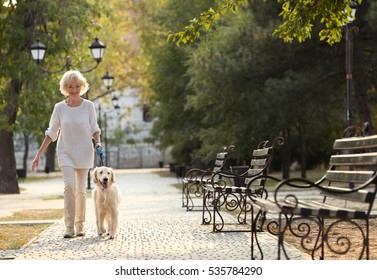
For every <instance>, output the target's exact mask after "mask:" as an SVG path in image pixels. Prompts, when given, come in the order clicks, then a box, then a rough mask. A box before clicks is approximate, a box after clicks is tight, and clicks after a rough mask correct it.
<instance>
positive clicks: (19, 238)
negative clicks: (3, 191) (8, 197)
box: [0, 209, 63, 250]
mask: <svg viewBox="0 0 377 280" xmlns="http://www.w3.org/2000/svg"><path fill="white" fill-rule="evenodd" d="M62 217H63V209H47V210H46V209H42V210H23V211H17V212H14V213H13V214H12V215H11V216H6V217H0V221H37V220H56V219H61V218H62ZM49 226H50V224H38V225H36V224H31V225H28V224H25V225H23V224H22V225H20V224H5V225H0V250H14V249H19V248H21V247H22V246H24V245H25V244H27V243H28V242H30V241H31V240H32V239H33V238H34V237H36V236H38V235H39V234H40V233H41V232H42V231H44V230H45V229H47V228H48V227H49Z"/></svg>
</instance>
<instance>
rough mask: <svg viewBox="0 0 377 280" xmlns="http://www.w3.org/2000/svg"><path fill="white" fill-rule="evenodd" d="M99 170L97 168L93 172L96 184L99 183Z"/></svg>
mask: <svg viewBox="0 0 377 280" xmlns="http://www.w3.org/2000/svg"><path fill="white" fill-rule="evenodd" d="M97 170H98V167H96V168H95V169H94V172H93V182H94V183H96V184H97V183H98V177H97V173H98V172H97Z"/></svg>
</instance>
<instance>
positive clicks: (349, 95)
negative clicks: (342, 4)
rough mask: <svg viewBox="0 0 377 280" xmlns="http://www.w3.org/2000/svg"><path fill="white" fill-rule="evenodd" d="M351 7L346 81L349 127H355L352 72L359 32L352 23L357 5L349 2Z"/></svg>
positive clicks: (346, 45) (346, 29)
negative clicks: (354, 34) (354, 41)
mask: <svg viewBox="0 0 377 280" xmlns="http://www.w3.org/2000/svg"><path fill="white" fill-rule="evenodd" d="M349 6H350V8H351V9H352V17H350V18H349V21H348V23H346V24H345V25H344V30H345V50H346V61H345V70H346V81H347V126H351V125H353V113H352V112H353V108H352V87H353V82H352V72H353V33H354V32H358V28H357V27H356V26H353V25H352V23H353V21H354V18H355V14H356V6H357V3H356V2H354V1H349Z"/></svg>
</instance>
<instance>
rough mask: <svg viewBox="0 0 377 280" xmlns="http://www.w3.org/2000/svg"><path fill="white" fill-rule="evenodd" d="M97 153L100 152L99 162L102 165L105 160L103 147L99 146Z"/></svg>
mask: <svg viewBox="0 0 377 280" xmlns="http://www.w3.org/2000/svg"><path fill="white" fill-rule="evenodd" d="M97 153H98V156H99V162H100V166H102V165H103V160H104V158H105V157H104V156H103V152H102V149H101V147H99V146H98V147H97Z"/></svg>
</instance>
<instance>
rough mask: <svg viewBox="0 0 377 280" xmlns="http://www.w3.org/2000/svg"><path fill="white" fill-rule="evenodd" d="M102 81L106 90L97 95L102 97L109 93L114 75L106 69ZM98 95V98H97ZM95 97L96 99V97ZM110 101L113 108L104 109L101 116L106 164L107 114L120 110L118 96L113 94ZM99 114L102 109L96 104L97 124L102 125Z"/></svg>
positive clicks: (106, 160)
mask: <svg viewBox="0 0 377 280" xmlns="http://www.w3.org/2000/svg"><path fill="white" fill-rule="evenodd" d="M101 79H102V81H103V84H104V85H105V87H106V89H107V91H106V92H105V93H104V94H102V95H100V96H99V97H103V96H105V95H107V94H109V93H111V91H110V87H111V86H112V85H113V82H114V77H113V76H112V75H110V74H109V72H107V71H106V74H105V75H104V76H103V77H102V78H101ZM99 97H98V98H99ZM98 98H96V99H98ZM111 103H112V105H113V109H112V110H110V111H105V112H103V116H104V134H105V138H104V140H105V165H107V164H108V159H109V153H108V141H107V140H108V139H107V114H109V113H111V112H113V111H114V110H116V111H119V110H120V107H119V104H118V97H117V96H116V95H115V94H114V96H113V98H112V99H111ZM101 115H102V110H101V105H99V106H98V122H99V125H100V126H102V122H101Z"/></svg>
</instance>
